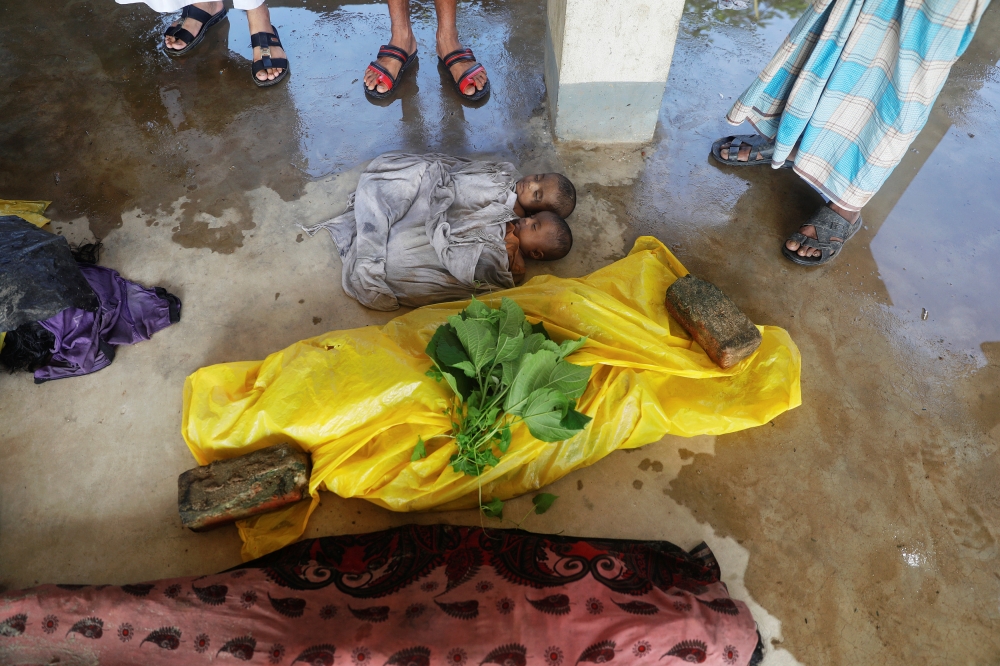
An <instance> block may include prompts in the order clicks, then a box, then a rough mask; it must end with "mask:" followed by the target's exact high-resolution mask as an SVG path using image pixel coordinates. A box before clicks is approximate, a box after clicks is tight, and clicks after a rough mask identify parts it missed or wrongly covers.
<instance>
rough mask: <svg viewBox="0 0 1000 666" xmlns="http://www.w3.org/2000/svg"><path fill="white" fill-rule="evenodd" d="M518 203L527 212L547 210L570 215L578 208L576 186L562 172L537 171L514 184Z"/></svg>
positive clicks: (561, 215)
mask: <svg viewBox="0 0 1000 666" xmlns="http://www.w3.org/2000/svg"><path fill="white" fill-rule="evenodd" d="M514 191H515V192H516V193H517V203H519V204H521V208H523V209H524V212H526V213H529V214H530V213H537V212H539V211H543V210H547V211H551V212H553V213H555V214H556V215H558V216H560V217H569V215H570V213H572V212H573V209H574V208H576V188H575V187H573V183H571V182H569V178H567V177H566V176H564V175H562V174H561V173H535V174H532V175H530V176H525V177H524V178H522V179H521V180H519V181H517V184H516V185H514Z"/></svg>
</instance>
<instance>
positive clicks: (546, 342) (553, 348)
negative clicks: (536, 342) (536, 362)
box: [541, 340, 559, 354]
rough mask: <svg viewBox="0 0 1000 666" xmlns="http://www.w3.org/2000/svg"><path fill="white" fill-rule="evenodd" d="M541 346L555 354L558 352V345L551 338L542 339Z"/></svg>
mask: <svg viewBox="0 0 1000 666" xmlns="http://www.w3.org/2000/svg"><path fill="white" fill-rule="evenodd" d="M541 348H542V349H545V350H547V351H550V352H555V353H556V354H558V353H559V345H557V344H556V343H554V342H553V341H552V340H543V341H542V347H541Z"/></svg>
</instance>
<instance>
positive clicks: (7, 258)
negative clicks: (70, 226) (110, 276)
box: [0, 215, 99, 331]
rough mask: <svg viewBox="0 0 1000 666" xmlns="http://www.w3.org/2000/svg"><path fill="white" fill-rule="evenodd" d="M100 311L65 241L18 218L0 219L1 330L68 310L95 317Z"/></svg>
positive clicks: (2, 217) (9, 329)
mask: <svg viewBox="0 0 1000 666" xmlns="http://www.w3.org/2000/svg"><path fill="white" fill-rule="evenodd" d="M98 306H99V302H98V300H97V294H95V293H94V290H93V289H91V287H90V284H88V282H87V280H86V279H85V278H84V277H83V274H82V273H81V272H80V269H79V267H78V266H77V263H76V260H75V259H74V258H73V254H72V253H71V251H70V247H69V243H68V242H66V239H65V238H63V237H62V236H57V235H55V234H51V233H49V232H47V231H42V230H41V229H39V228H38V227H36V226H35V225H33V224H31V223H30V222H26V221H25V220H22V219H21V218H19V217H16V216H13V215H7V216H0V331H12V330H14V329H16V328H17V327H18V326H20V325H21V324H25V323H28V322H34V321H42V320H45V319H48V318H49V317H52V316H54V315H56V314H58V313H60V312H62V311H63V310H65V309H66V308H69V307H74V308H80V309H83V310H90V311H91V312H93V311H95V310H97V308H98Z"/></svg>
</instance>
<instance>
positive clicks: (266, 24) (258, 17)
mask: <svg viewBox="0 0 1000 666" xmlns="http://www.w3.org/2000/svg"><path fill="white" fill-rule="evenodd" d="M219 4H220V5H221V4H222V3H221V2H220V3H219ZM247 22H248V23H249V24H250V34H251V35H256V34H257V33H258V32H266V33H269V34H272V35H273V34H274V29H273V28H272V27H271V13H270V12H269V11H268V10H267V3H266V2H265V3H264V4H262V5H260V6H259V7H257V8H256V9H251V10H248V11H247ZM268 50H269V51H270V57H271V58H284V57H285V50H284V49H283V48H281V47H280V46H270V47H268ZM263 57H264V56H263V55H262V54H261V52H260V47H259V46H255V47H253V61H254V62H257V61H258V60H260V59H262V58H263ZM283 71H285V70H284V69H283V68H281V67H269V68H267V69H262V70H260V71H259V72H257V80H258V81H273V80H274V79H276V78H278V77H279V76H280V75H281V73H282V72H283Z"/></svg>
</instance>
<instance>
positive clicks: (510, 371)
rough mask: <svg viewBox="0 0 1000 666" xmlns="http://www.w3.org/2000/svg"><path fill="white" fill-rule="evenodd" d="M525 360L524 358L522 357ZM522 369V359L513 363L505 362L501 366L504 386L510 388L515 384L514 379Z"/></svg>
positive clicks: (501, 378) (501, 379) (501, 377)
mask: <svg viewBox="0 0 1000 666" xmlns="http://www.w3.org/2000/svg"><path fill="white" fill-rule="evenodd" d="M522 358H523V357H522ZM520 369H521V359H520V358H516V359H514V360H512V361H504V363H503V365H502V366H501V373H502V374H501V376H500V381H501V382H503V385H504V386H507V387H510V385H511V384H512V383H513V382H514V378H515V377H516V376H517V371H518V370H520Z"/></svg>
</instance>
